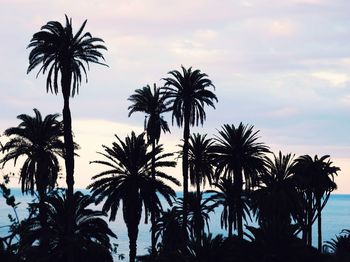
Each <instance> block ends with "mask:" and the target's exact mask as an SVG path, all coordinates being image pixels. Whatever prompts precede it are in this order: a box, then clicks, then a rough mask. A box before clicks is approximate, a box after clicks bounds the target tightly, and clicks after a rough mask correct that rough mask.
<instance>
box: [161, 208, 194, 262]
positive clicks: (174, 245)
mask: <svg viewBox="0 0 350 262" xmlns="http://www.w3.org/2000/svg"><path fill="white" fill-rule="evenodd" d="M181 213H182V212H181V210H179V208H178V207H175V206H173V207H172V208H171V209H169V208H168V209H167V210H166V211H163V212H161V215H160V216H159V217H158V218H157V219H156V224H155V232H156V238H157V240H158V242H159V244H158V246H159V252H158V256H159V257H165V261H166V260H170V259H166V258H169V257H171V256H178V257H179V256H180V255H181V251H182V248H183V243H184V242H185V239H183V238H182V237H183V235H182V234H180V235H179V232H180V231H181V228H182V214H181ZM188 230H189V228H188Z"/></svg>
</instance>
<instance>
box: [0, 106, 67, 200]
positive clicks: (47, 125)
mask: <svg viewBox="0 0 350 262" xmlns="http://www.w3.org/2000/svg"><path fill="white" fill-rule="evenodd" d="M34 113H35V116H34V117H32V116H29V115H26V114H21V115H19V116H17V118H18V119H19V120H21V123H20V124H19V125H18V126H17V127H11V128H8V129H6V130H5V132H4V135H6V136H8V137H10V140H9V141H8V142H7V143H6V144H5V145H4V146H3V147H2V151H3V152H6V154H5V155H4V157H3V158H2V159H1V160H0V163H2V164H3V165H5V164H6V163H7V162H8V161H11V160H13V161H14V165H16V163H17V159H18V158H19V157H25V161H24V163H23V165H22V168H21V171H20V180H21V188H22V192H26V193H27V192H28V191H29V192H30V193H31V194H33V193H34V185H35V183H38V182H41V183H43V185H44V187H45V188H47V187H48V188H49V189H52V188H53V187H54V186H55V183H56V179H57V176H58V173H59V163H58V158H57V156H60V157H63V155H64V144H63V141H62V140H61V139H62V137H63V123H62V122H61V121H59V120H58V119H57V118H58V116H59V115H58V114H49V115H47V116H46V117H45V118H44V119H43V118H42V116H41V114H40V112H39V110H37V109H35V108H34ZM39 164H44V166H45V177H40V178H39V179H40V181H36V179H37V178H36V175H37V174H38V165H39Z"/></svg>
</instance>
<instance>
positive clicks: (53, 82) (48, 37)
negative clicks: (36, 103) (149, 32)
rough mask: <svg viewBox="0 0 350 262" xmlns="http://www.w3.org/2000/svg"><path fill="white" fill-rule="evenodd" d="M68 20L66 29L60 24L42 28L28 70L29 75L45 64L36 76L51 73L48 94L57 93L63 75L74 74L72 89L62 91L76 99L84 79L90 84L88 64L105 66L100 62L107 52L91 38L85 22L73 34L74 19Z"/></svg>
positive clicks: (35, 42) (34, 45) (33, 40)
mask: <svg viewBox="0 0 350 262" xmlns="http://www.w3.org/2000/svg"><path fill="white" fill-rule="evenodd" d="M65 17H66V25H65V26H63V25H62V24H61V23H60V22H57V21H50V22H48V23H47V24H46V25H44V26H42V27H41V29H40V31H39V32H37V33H35V34H34V35H33V38H32V39H31V41H30V44H29V45H28V48H33V49H32V50H31V51H30V54H29V67H28V70H27V73H29V72H30V71H32V70H33V69H34V68H35V67H36V66H38V65H39V64H42V65H41V67H40V69H39V72H38V73H37V76H38V75H39V74H40V72H42V73H43V74H45V73H46V71H47V72H48V74H47V80H46V91H49V90H50V91H51V92H52V93H55V94H57V93H58V81H59V80H60V77H61V78H62V74H63V73H64V72H67V71H68V73H71V74H72V87H71V86H69V87H66V88H69V90H62V92H64V93H68V95H72V96H74V94H75V93H78V91H79V85H80V83H81V80H82V75H85V79H86V82H87V80H88V79H87V69H89V63H96V64H101V65H106V64H104V63H102V62H100V60H101V59H102V60H104V57H103V55H102V53H101V52H100V50H101V49H102V50H103V49H104V50H107V48H106V47H105V46H104V44H103V43H104V41H103V40H102V39H101V38H96V37H92V36H91V34H90V33H89V32H85V33H83V31H84V28H85V25H86V22H87V20H85V21H84V23H83V24H82V26H81V27H80V28H79V30H78V31H77V32H76V33H75V34H73V29H72V19H68V17H67V15H66V16H65Z"/></svg>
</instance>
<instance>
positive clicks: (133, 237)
mask: <svg viewBox="0 0 350 262" xmlns="http://www.w3.org/2000/svg"><path fill="white" fill-rule="evenodd" d="M126 226H127V227H128V236H129V259H130V260H129V261H130V262H134V261H135V259H136V250H137V235H138V233H139V229H138V225H137V224H136V225H135V223H128V224H126Z"/></svg>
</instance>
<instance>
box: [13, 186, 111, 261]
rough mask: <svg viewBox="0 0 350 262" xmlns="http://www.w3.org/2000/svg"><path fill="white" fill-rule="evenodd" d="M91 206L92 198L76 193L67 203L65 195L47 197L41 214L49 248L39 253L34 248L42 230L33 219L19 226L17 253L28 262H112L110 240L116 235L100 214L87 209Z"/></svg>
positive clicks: (36, 248) (35, 218)
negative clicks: (45, 226)
mask: <svg viewBox="0 0 350 262" xmlns="http://www.w3.org/2000/svg"><path fill="white" fill-rule="evenodd" d="M93 203H94V199H93V198H91V197H90V196H88V195H83V194H82V193H81V192H79V191H78V192H76V193H75V194H74V196H73V198H72V199H71V201H68V199H67V195H65V194H60V193H59V192H54V193H53V194H52V195H50V196H48V197H47V198H46V199H45V211H46V214H47V218H48V219H47V224H48V225H47V228H48V229H47V230H46V234H47V237H48V239H49V243H50V244H49V249H48V251H46V252H43V251H42V250H41V249H40V247H38V246H36V241H37V240H38V239H40V236H41V234H42V227H41V225H40V223H39V221H38V219H37V217H36V216H34V217H32V218H29V219H27V220H25V221H24V222H23V223H22V225H21V230H20V232H21V233H20V236H21V238H20V242H19V254H20V255H21V256H23V257H26V259H27V260H29V261H39V260H38V259H40V261H55V262H64V261H91V262H92V261H103V262H112V261H113V258H112V256H111V249H112V248H111V244H110V237H111V238H116V235H115V234H114V233H113V232H112V231H111V230H110V229H109V228H108V224H107V222H106V221H105V220H103V219H102V217H103V216H106V214H105V213H104V212H102V211H97V210H93V209H90V208H88V207H89V206H91V205H92V204H93ZM70 225H73V227H70Z"/></svg>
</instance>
